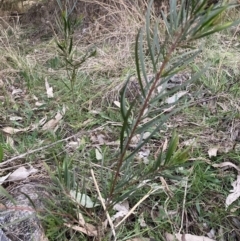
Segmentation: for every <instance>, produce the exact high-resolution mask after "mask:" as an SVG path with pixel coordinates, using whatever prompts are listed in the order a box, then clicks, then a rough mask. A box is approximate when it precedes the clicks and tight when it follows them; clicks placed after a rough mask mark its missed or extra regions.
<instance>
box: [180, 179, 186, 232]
mask: <svg viewBox="0 0 240 241" xmlns="http://www.w3.org/2000/svg"><path fill="white" fill-rule="evenodd" d="M187 187H188V177H187V178H186V185H185V189H184V198H183V208H182V219H181V227H180V229H179V231H178V233H179V234H180V233H181V231H182V229H183V219H184V211H185V206H186V197H187Z"/></svg>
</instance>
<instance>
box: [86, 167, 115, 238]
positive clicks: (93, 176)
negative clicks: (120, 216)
mask: <svg viewBox="0 0 240 241" xmlns="http://www.w3.org/2000/svg"><path fill="white" fill-rule="evenodd" d="M91 175H92V178H93V182H94V185H95V187H96V190H97V193H98V197H99V199H100V201H101V204H102V207H103V209H104V211H105V212H106V216H107V220H108V222H109V225H110V227H111V230H112V234H113V236H114V241H116V240H117V239H116V232H115V229H114V225H113V222H112V219H111V217H110V215H109V213H108V211H107V208H106V205H105V203H104V200H103V198H102V195H101V193H100V190H99V187H98V184H97V181H96V178H95V175H94V172H93V169H91Z"/></svg>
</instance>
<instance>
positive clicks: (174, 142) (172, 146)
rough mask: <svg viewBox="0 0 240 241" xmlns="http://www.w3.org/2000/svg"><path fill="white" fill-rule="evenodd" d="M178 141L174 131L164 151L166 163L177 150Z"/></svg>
mask: <svg viewBox="0 0 240 241" xmlns="http://www.w3.org/2000/svg"><path fill="white" fill-rule="evenodd" d="M178 143H179V137H178V135H177V134H176V132H175V131H174V132H173V134H172V138H171V140H170V143H169V146H168V149H167V152H166V158H165V164H166V165H167V164H168V163H169V161H170V160H171V157H172V156H173V155H174V153H175V151H176V150H177V147H178Z"/></svg>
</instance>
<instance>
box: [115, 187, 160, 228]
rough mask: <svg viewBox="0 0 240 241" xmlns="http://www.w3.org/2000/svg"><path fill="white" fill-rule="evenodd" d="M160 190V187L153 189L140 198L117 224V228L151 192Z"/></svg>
mask: <svg viewBox="0 0 240 241" xmlns="http://www.w3.org/2000/svg"><path fill="white" fill-rule="evenodd" d="M157 190H159V188H156V189H151V190H150V191H149V192H148V193H147V194H146V195H145V196H144V197H143V198H142V199H140V200H139V201H138V202H137V203H136V204H135V205H134V206H133V207H132V208H131V210H130V211H129V212H128V213H127V215H126V216H125V217H124V218H123V219H122V220H121V221H120V222H119V223H118V224H117V225H116V226H115V228H117V227H118V226H120V225H121V224H122V223H123V222H124V221H125V220H126V219H127V218H128V217H129V216H130V215H131V214H132V213H133V212H134V211H135V209H136V208H137V207H138V206H139V205H140V204H141V203H142V202H143V201H144V200H145V199H147V198H148V197H149V196H150V195H151V194H153V193H154V192H156V191H157Z"/></svg>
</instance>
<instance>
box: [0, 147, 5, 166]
mask: <svg viewBox="0 0 240 241" xmlns="http://www.w3.org/2000/svg"><path fill="white" fill-rule="evenodd" d="M3 153H4V152H3V148H2V145H1V144H0V162H2V160H3Z"/></svg>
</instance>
